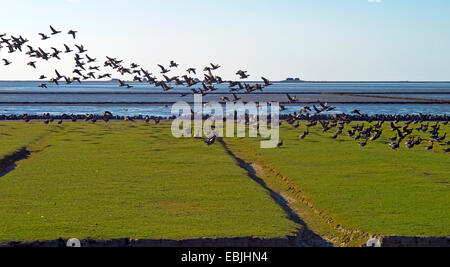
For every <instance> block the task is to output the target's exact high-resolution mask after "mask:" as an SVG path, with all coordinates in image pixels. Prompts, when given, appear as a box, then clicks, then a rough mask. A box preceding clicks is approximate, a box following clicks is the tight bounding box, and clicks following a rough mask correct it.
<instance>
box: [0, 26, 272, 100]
mask: <svg viewBox="0 0 450 267" xmlns="http://www.w3.org/2000/svg"><path fill="white" fill-rule="evenodd" d="M50 31H51V32H50V34H45V33H39V35H40V37H41V41H46V40H48V39H51V36H54V35H59V34H62V32H61V31H58V30H56V29H55V28H54V27H52V26H50ZM77 33H78V32H77V31H74V30H70V31H69V32H68V33H67V34H68V35H70V36H72V38H73V39H76V38H77ZM28 42H29V40H27V39H26V38H23V37H22V36H19V37H15V36H10V37H9V38H7V37H6V34H0V51H1V49H3V48H7V49H8V53H9V54H13V53H17V52H21V53H23V52H24V51H25V54H26V55H28V56H29V57H30V61H29V62H28V63H27V65H28V66H29V67H31V68H34V69H37V68H38V65H39V64H38V63H37V60H44V61H49V60H54V59H56V60H61V57H62V55H64V54H67V55H69V54H72V53H73V54H74V63H75V64H74V70H73V71H72V73H71V74H70V75H63V74H61V72H59V71H58V70H55V73H54V76H53V77H50V79H49V81H50V82H51V83H54V84H55V85H59V83H61V82H63V83H66V84H71V83H81V82H82V81H86V80H101V79H105V78H109V79H111V78H112V74H111V73H108V72H102V67H101V66H99V64H98V61H97V58H94V57H90V56H89V55H88V54H87V52H88V50H87V49H86V48H85V47H84V45H75V47H70V46H69V45H66V44H64V49H62V50H60V49H58V48H55V47H51V48H50V49H51V50H52V51H44V50H43V49H42V48H41V47H33V46H31V45H28V44H27V43H28ZM25 46H26V47H25ZM26 50H28V51H26ZM2 60H3V62H4V65H5V66H9V65H11V64H13V62H11V61H10V60H9V59H5V58H4V59H2ZM158 67H159V68H160V74H161V75H162V77H163V78H162V79H159V80H158V79H157V78H156V77H154V76H153V74H152V73H150V72H149V71H148V70H145V69H144V68H142V67H141V66H139V65H138V64H136V63H131V64H130V65H129V66H128V65H125V64H124V62H123V60H119V59H117V58H114V57H106V61H105V62H104V63H103V68H108V69H109V70H110V71H116V72H118V73H120V75H121V76H123V77H124V79H119V80H118V82H119V86H120V87H125V88H132V86H131V85H130V84H128V83H126V82H125V79H127V78H131V79H132V81H133V82H140V83H143V82H147V83H149V84H151V85H154V86H156V87H161V88H162V89H163V90H164V92H167V91H169V90H171V89H173V87H172V85H173V84H175V85H186V86H187V87H188V88H191V91H192V93H194V94H202V95H203V96H204V95H206V94H208V93H209V92H213V91H216V90H217V89H216V88H215V85H217V84H224V83H229V87H230V91H231V92H232V93H233V97H234V99H233V100H234V101H239V100H240V99H241V98H240V97H238V96H237V95H236V94H234V93H236V92H239V91H245V92H246V93H252V92H254V91H258V90H260V91H262V90H263V88H264V87H266V86H270V85H271V83H270V81H269V80H268V79H266V78H264V77H262V81H263V82H264V85H262V84H260V83H257V84H252V85H251V84H247V83H242V82H235V81H225V80H223V79H222V78H221V77H220V76H217V75H214V74H213V71H215V70H217V69H219V68H220V67H221V66H219V65H216V64H212V63H211V64H210V65H209V66H206V67H205V68H204V69H203V72H204V79H203V81H200V80H199V79H197V78H194V77H191V76H190V75H192V74H194V75H197V72H198V71H197V69H195V68H188V69H187V70H186V73H187V74H186V75H183V76H181V77H179V76H172V77H169V73H170V72H171V71H172V70H173V69H174V68H178V67H179V64H178V63H176V62H175V61H170V63H169V65H168V66H167V67H166V66H163V65H160V64H159V65H158ZM236 75H237V76H238V77H239V78H240V79H242V80H243V79H247V78H249V77H250V75H249V74H248V72H247V71H244V70H239V71H237V72H236ZM39 79H40V80H46V79H48V78H47V77H46V76H45V75H40V77H39ZM197 85H198V86H199V88H195V89H194V86H197ZM39 87H41V88H47V84H46V83H41V84H39ZM181 96H182V97H184V96H186V94H182V95H181ZM221 100H223V101H231V100H230V99H229V98H228V97H222V98H221Z"/></svg>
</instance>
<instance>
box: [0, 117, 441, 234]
mask: <svg viewBox="0 0 450 267" xmlns="http://www.w3.org/2000/svg"><path fill="white" fill-rule="evenodd" d="M304 125H305V123H302V126H301V127H300V128H299V129H294V128H293V127H292V126H289V125H284V126H282V129H281V138H282V139H283V141H284V146H283V147H281V148H277V149H266V150H262V149H260V148H259V146H260V140H259V139H252V138H226V139H224V142H225V148H224V147H223V146H222V145H221V144H219V143H216V144H215V145H213V146H211V147H208V146H206V145H205V144H204V143H203V140H202V139H175V138H173V137H172V135H171V129H170V123H161V124H159V125H154V124H151V125H150V124H145V123H142V122H135V123H130V122H110V123H108V124H106V123H103V122H102V123H97V124H92V123H84V122H83V123H82V122H79V123H64V124H62V125H56V124H50V125H44V124H43V123H41V122H33V123H29V124H26V123H20V122H0V159H1V158H2V157H3V156H5V155H8V154H11V153H12V152H14V151H15V150H18V149H20V148H22V147H26V148H27V149H28V150H29V151H30V152H31V156H30V158H28V159H26V160H23V161H21V162H18V168H16V169H15V170H13V171H12V172H10V173H8V174H7V175H5V176H3V177H0V242H6V241H34V240H52V239H57V238H59V237H62V238H71V237H77V238H93V239H111V238H136V239H188V238H199V237H243V236H255V237H266V238H271V237H284V236H287V235H291V234H293V233H294V232H296V231H297V230H298V229H299V228H300V227H301V226H300V225H298V224H296V223H294V222H292V221H291V220H289V219H288V215H287V214H286V213H285V212H284V211H283V210H282V208H281V207H280V206H279V205H278V204H277V203H275V201H274V200H273V199H272V198H271V197H270V195H269V193H268V192H267V191H266V190H265V189H263V188H262V187H261V186H260V185H258V184H257V183H256V182H254V181H253V180H251V179H250V178H249V177H248V176H247V172H246V171H245V170H244V169H242V168H240V167H239V166H238V165H237V163H236V161H235V159H233V158H232V157H231V156H230V155H229V154H228V153H227V150H226V149H228V150H229V151H231V152H232V153H233V154H234V155H236V156H237V157H239V158H241V159H243V160H244V161H245V162H248V163H250V164H252V165H253V166H254V167H255V169H256V171H257V172H258V176H259V177H260V178H261V179H263V180H264V181H265V182H266V183H267V185H268V186H269V187H270V188H271V189H273V190H274V191H276V192H278V193H280V194H281V195H283V196H284V197H285V198H286V199H287V200H292V199H295V198H298V199H300V200H301V201H303V202H305V203H310V204H309V206H302V205H299V206H298V207H297V210H296V211H297V212H298V214H299V216H300V217H301V219H302V220H304V221H305V223H306V225H307V226H308V227H309V228H310V229H311V230H313V231H315V232H316V233H318V234H320V235H322V236H323V237H325V238H327V239H328V240H330V239H332V238H331V236H332V235H333V234H330V233H329V232H327V231H328V230H324V229H325V228H326V227H324V226H323V225H326V224H330V225H332V227H333V228H339V227H342V228H344V229H347V230H351V231H353V230H355V231H363V232H367V233H371V234H383V235H406V236H416V235H419V236H446V235H450V227H449V226H450V212H449V207H450V187H449V185H450V175H449V174H450V156H449V154H448V153H447V154H446V153H444V152H443V147H440V146H436V149H435V150H433V151H425V149H424V148H423V147H424V146H425V145H428V144H425V143H424V144H423V145H421V146H420V147H417V148H414V149H411V150H408V149H406V148H405V147H404V145H403V144H402V147H401V148H400V149H399V150H398V151H393V150H391V149H390V148H389V147H388V143H389V142H390V141H389V140H388V138H390V137H393V136H394V133H392V132H391V131H390V129H389V128H388V127H387V125H386V126H385V128H384V134H383V136H382V138H381V139H380V140H378V141H375V142H369V144H368V145H367V147H365V148H362V147H360V146H359V145H358V144H357V142H356V141H354V140H353V139H352V138H350V137H348V136H346V135H345V134H344V135H342V136H340V137H339V138H338V139H337V140H332V139H331V138H330V136H331V135H332V133H326V134H323V133H322V132H321V131H320V129H319V128H318V127H315V128H313V129H311V135H310V136H308V137H307V138H306V139H305V140H300V139H299V135H300V134H301V133H303V131H305V130H306V128H305V126H304ZM345 132H346V131H344V133H345ZM443 132H447V133H450V127H449V126H443V130H442V131H441V134H442V133H443ZM423 137H426V136H423ZM311 207H313V209H314V212H308V211H307V210H308V209H310V208H311ZM325 221H328V223H325ZM330 222H332V223H330Z"/></svg>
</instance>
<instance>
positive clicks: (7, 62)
mask: <svg viewBox="0 0 450 267" xmlns="http://www.w3.org/2000/svg"><path fill="white" fill-rule="evenodd" d="M3 62H5V66H8V65H11V62H10V61H8V60H7V59H3Z"/></svg>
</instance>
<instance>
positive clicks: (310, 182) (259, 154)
mask: <svg viewBox="0 0 450 267" xmlns="http://www.w3.org/2000/svg"><path fill="white" fill-rule="evenodd" d="M304 124H305V123H303V126H302V127H300V128H299V129H294V128H293V127H292V126H287V125H286V126H283V127H282V130H281V138H282V139H284V146H283V147H282V148H279V149H269V150H263V149H260V148H259V145H260V143H259V140H258V139H226V142H227V144H228V146H229V148H230V149H231V150H232V151H234V153H235V154H237V156H239V157H241V158H242V159H244V160H246V161H247V162H249V163H254V164H256V165H257V166H258V167H257V168H260V169H261V172H260V175H261V176H262V177H264V179H265V180H266V182H267V183H268V184H269V185H270V186H272V187H273V188H275V189H276V190H278V191H280V192H282V193H283V194H284V195H286V197H287V198H294V199H296V200H297V201H296V202H297V204H298V205H297V211H299V213H300V214H301V216H302V219H304V220H305V221H306V222H307V224H308V226H309V227H310V228H312V229H313V230H316V231H317V233H319V234H322V235H323V236H326V237H328V238H330V239H335V240H334V241H335V242H338V243H339V242H349V241H351V239H355V240H356V242H361V241H362V240H364V238H366V237H365V236H364V237H361V236H358V233H359V231H363V232H366V233H371V234H382V235H405V236H448V235H450V228H449V226H450V210H449V207H450V186H449V185H450V156H449V155H448V153H447V154H445V153H444V152H443V151H442V150H443V147H440V146H439V145H437V144H436V149H435V150H434V151H425V149H424V146H425V145H429V143H426V144H425V142H424V144H422V145H421V146H419V147H416V148H414V149H411V150H408V149H407V148H405V147H404V145H403V143H402V147H401V149H399V151H393V150H391V149H390V148H389V147H388V144H389V143H390V141H389V140H388V138H390V137H394V133H392V132H391V131H390V128H388V126H387V125H385V127H384V134H383V137H382V138H381V139H380V140H378V141H375V142H369V144H368V146H367V147H365V148H362V147H360V146H359V145H358V143H357V142H356V141H354V140H353V139H352V138H350V137H348V136H345V135H343V136H340V137H339V138H338V139H337V140H332V139H331V138H330V136H332V135H333V134H332V133H327V134H323V133H322V131H321V129H319V128H318V127H316V128H314V129H312V130H311V135H310V136H309V137H307V138H306V139H305V140H300V139H299V135H300V134H302V133H303V132H304V131H305V130H306V127H305V126H304ZM366 125H367V123H366ZM402 125H403V124H402ZM442 129H443V131H441V135H442V134H443V133H445V132H447V133H449V134H450V127H449V126H442ZM344 133H346V130H345V131H344ZM416 133H417V132H415V133H414V134H416ZM423 137H424V138H427V137H428V136H426V135H423ZM428 139H429V137H428ZM360 142H361V141H360ZM294 202H295V201H294ZM308 209H309V210H310V211H308ZM318 218H321V219H318ZM324 221H327V222H328V223H329V226H330V227H328V226H326V225H328V223H325V224H323V222H324ZM337 229H339V231H338V230H337ZM353 231H355V233H353ZM342 233H345V234H346V237H345V238H344V239H346V240H344V239H342V235H341V234H342ZM352 233H353V234H352ZM358 237H360V238H362V239H361V240H358Z"/></svg>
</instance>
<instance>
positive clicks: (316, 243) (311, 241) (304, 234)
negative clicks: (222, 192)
mask: <svg viewBox="0 0 450 267" xmlns="http://www.w3.org/2000/svg"><path fill="white" fill-rule="evenodd" d="M218 142H219V144H221V145H222V147H223V149H224V150H225V152H226V153H227V154H228V155H229V156H231V157H232V158H233V159H234V160H235V161H236V163H237V165H238V166H239V167H240V168H242V169H244V170H245V171H246V172H247V176H248V177H249V178H250V179H252V180H253V181H255V182H256V183H257V184H259V185H260V186H261V187H262V188H264V190H265V191H267V192H268V193H269V194H270V196H271V197H272V199H273V200H274V201H275V202H276V203H277V204H278V205H279V206H280V207H281V208H282V209H283V210H284V211H285V212H286V214H287V215H288V218H289V220H291V221H293V222H295V223H297V224H299V225H301V226H302V229H300V230H299V232H298V233H297V242H298V246H305V247H332V246H333V244H332V243H330V242H328V241H326V240H325V239H323V238H322V237H320V236H319V235H317V234H316V233H314V232H313V231H311V230H310V229H309V228H308V227H307V225H306V223H305V222H304V221H303V220H302V219H301V218H300V216H299V215H298V214H297V213H296V212H295V211H294V210H293V209H292V208H291V207H290V206H289V201H287V200H286V199H285V198H284V197H283V196H282V195H280V194H279V193H277V192H275V191H274V190H273V189H271V188H270V187H269V186H268V185H267V184H266V182H264V180H263V179H262V178H260V177H258V175H257V171H256V170H255V169H254V168H253V167H252V165H251V164H249V163H247V162H245V161H244V160H243V159H241V158H239V157H238V156H237V155H235V154H234V153H233V151H231V150H230V149H229V148H228V145H227V144H226V143H225V141H224V140H223V139H222V138H219V139H218Z"/></svg>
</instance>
